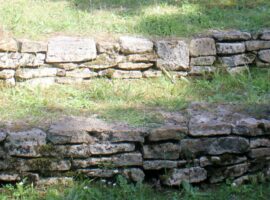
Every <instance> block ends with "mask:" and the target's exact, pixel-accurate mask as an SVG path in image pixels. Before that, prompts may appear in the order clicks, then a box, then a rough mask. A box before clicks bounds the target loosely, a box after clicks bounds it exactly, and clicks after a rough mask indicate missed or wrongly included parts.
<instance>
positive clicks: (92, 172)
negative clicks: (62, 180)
mask: <svg viewBox="0 0 270 200" xmlns="http://www.w3.org/2000/svg"><path fill="white" fill-rule="evenodd" d="M78 172H79V173H80V174H84V175H86V176H88V177H93V178H97V177H98V178H112V177H113V176H115V175H118V174H119V173H120V171H119V170H118V169H79V170H78Z"/></svg>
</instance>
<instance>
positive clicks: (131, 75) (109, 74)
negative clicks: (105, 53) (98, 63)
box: [102, 69, 142, 79]
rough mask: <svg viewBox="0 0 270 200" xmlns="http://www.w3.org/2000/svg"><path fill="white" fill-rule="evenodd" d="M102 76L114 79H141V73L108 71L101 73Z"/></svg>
mask: <svg viewBox="0 0 270 200" xmlns="http://www.w3.org/2000/svg"><path fill="white" fill-rule="evenodd" d="M102 76H107V77H109V78H115V79H138V78H142V72H141V71H124V70H114V69H108V70H104V71H103V74H102Z"/></svg>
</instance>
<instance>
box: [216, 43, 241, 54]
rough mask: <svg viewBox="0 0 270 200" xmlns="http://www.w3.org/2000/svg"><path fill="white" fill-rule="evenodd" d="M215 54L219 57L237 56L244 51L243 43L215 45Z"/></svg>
mask: <svg viewBox="0 0 270 200" xmlns="http://www.w3.org/2000/svg"><path fill="white" fill-rule="evenodd" d="M216 45H217V53H218V54H220V55H228V54H239V53H244V52H245V51H246V46H245V43H243V42H242V43H217V44H216Z"/></svg>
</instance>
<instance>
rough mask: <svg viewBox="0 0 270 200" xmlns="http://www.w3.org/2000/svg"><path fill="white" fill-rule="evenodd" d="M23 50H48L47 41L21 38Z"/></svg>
mask: <svg viewBox="0 0 270 200" xmlns="http://www.w3.org/2000/svg"><path fill="white" fill-rule="evenodd" d="M20 43H21V50H20V51H21V52H22V53H38V52H43V53H44V52H46V51H47V43H46V42H40V41H32V40H21V41H20Z"/></svg>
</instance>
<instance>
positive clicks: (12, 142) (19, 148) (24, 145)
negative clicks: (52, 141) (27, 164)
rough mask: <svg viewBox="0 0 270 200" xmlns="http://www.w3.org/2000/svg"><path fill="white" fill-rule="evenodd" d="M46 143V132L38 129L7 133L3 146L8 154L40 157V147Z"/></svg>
mask: <svg viewBox="0 0 270 200" xmlns="http://www.w3.org/2000/svg"><path fill="white" fill-rule="evenodd" d="M45 144H46V133H45V132H43V131H42V130H40V129H31V130H28V131H22V132H10V133H8V136H7V139H6V143H5V148H6V149H7V151H8V153H9V155H11V156H17V157H40V156H41V154H40V147H41V146H42V145H45Z"/></svg>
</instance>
